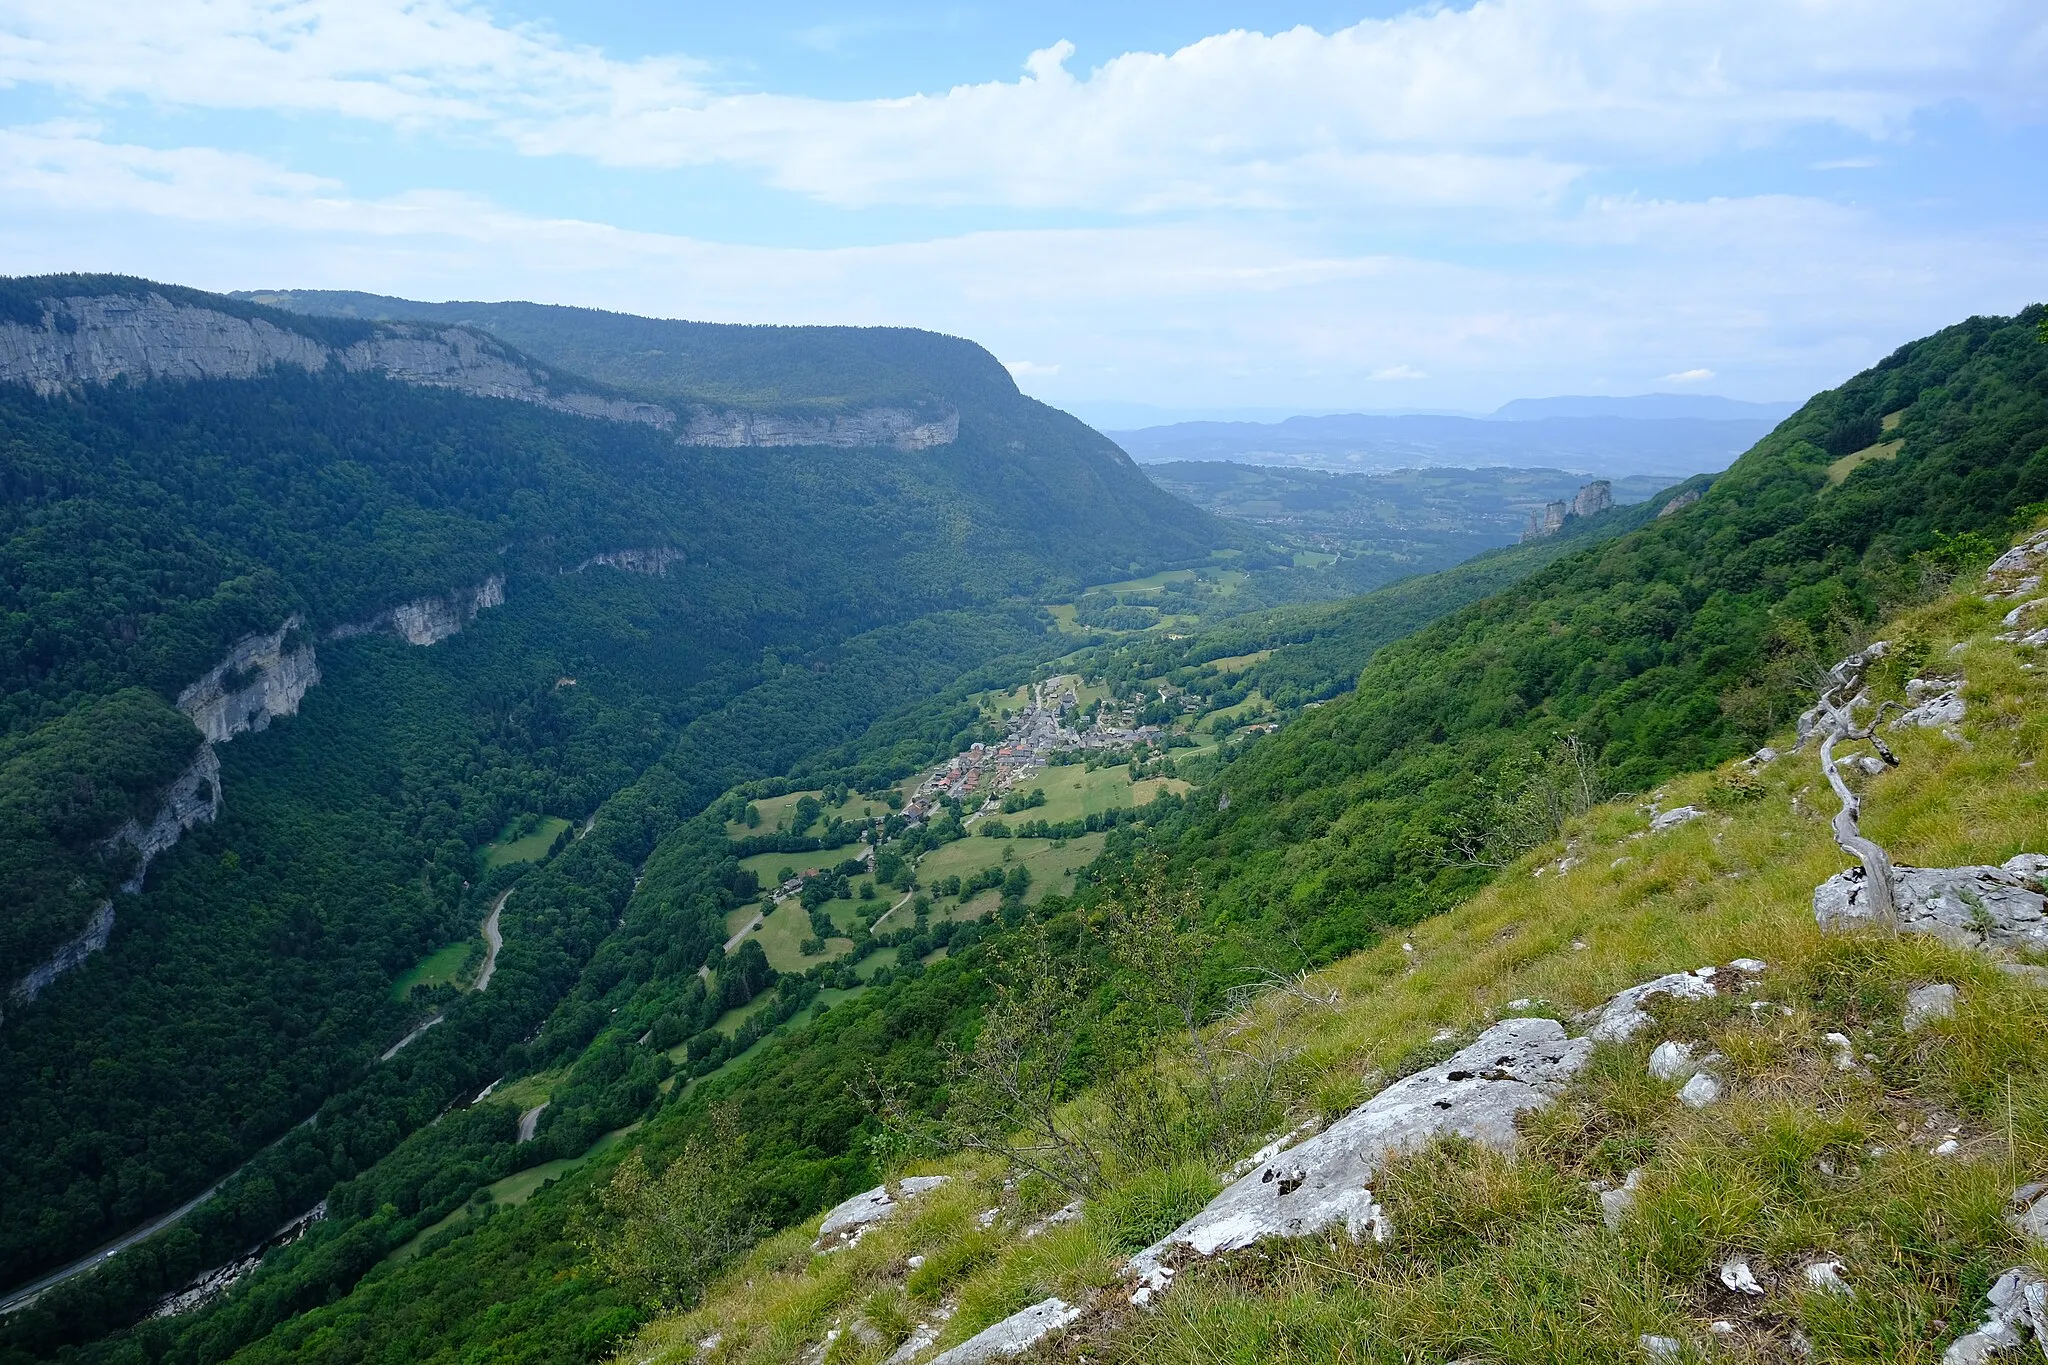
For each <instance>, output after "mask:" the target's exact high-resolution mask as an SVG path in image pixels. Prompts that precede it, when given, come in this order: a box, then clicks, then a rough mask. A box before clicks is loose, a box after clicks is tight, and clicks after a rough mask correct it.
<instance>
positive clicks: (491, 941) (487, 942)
mask: <svg viewBox="0 0 2048 1365" xmlns="http://www.w3.org/2000/svg"><path fill="white" fill-rule="evenodd" d="M514 889H515V890H516V889H517V888H514ZM511 898H512V892H511V891H506V892H505V893H504V894H502V895H500V896H499V897H498V899H497V900H495V901H493V902H492V903H491V913H490V915H489V916H488V917H487V918H486V919H485V920H484V965H483V966H482V967H481V968H480V969H478V971H477V974H476V985H475V987H474V988H473V989H475V990H479V991H482V990H485V989H488V988H489V986H490V984H491V975H492V974H493V973H494V972H496V971H497V970H498V950H499V949H500V948H502V947H504V946H505V939H504V936H503V934H501V933H500V932H499V930H498V912H499V911H501V910H503V909H504V908H505V902H506V901H508V900H510V899H511ZM442 1018H443V1016H442V1015H438V1014H437V1015H435V1016H434V1017H433V1018H431V1019H429V1020H427V1021H426V1022H425V1023H423V1024H421V1025H420V1026H419V1027H418V1028H415V1029H414V1030H412V1032H410V1033H408V1034H406V1035H405V1036H404V1037H403V1038H400V1039H399V1040H398V1041H397V1042H396V1043H393V1044H392V1045H391V1048H390V1050H389V1051H387V1052H385V1053H384V1054H383V1055H382V1056H381V1057H379V1058H378V1059H377V1060H378V1061H381V1062H388V1061H390V1060H391V1059H392V1058H393V1057H395V1056H397V1055H398V1051H399V1049H400V1048H403V1047H404V1046H405V1045H406V1044H407V1043H410V1042H411V1041H413V1040H414V1039H415V1038H417V1037H419V1036H420V1035H421V1034H422V1033H425V1032H426V1031H427V1030H428V1029H430V1028H432V1027H433V1026H434V1025H436V1024H438V1023H440V1022H441V1020H442ZM477 1098H478V1099H482V1098H483V1096H481V1095H479V1096H478V1097H477ZM534 1117H535V1118H538V1117H539V1115H538V1114H537V1113H536V1114H535V1115H534ZM312 1121H313V1120H311V1119H307V1120H305V1122H306V1123H311V1122H312ZM300 1126H301V1127H303V1126H304V1124H301V1125H300ZM287 1136H289V1134H288V1135H287ZM282 1141H284V1138H279V1139H278V1140H277V1142H282ZM276 1145H277V1143H276V1142H273V1143H271V1144H270V1146H269V1147H265V1148H264V1149H263V1151H266V1152H267V1151H269V1150H270V1147H275V1146H276ZM256 1155H257V1156H261V1155H262V1152H258V1153H257V1154H256ZM255 1159H256V1157H254V1156H252V1157H250V1158H249V1161H247V1162H243V1163H242V1165H240V1166H237V1167H235V1169H234V1170H232V1171H229V1172H228V1173H227V1174H226V1175H224V1176H222V1177H221V1178H220V1179H218V1180H216V1181H214V1182H213V1183H212V1184H211V1185H208V1186H207V1187H206V1188H205V1189H203V1190H201V1191H200V1192H199V1193H197V1194H195V1195H193V1196H192V1197H191V1198H190V1199H188V1200H186V1201H185V1202H184V1203H182V1204H180V1205H178V1207H176V1208H174V1209H172V1210H171V1211H170V1212H169V1213H166V1214H162V1215H160V1216H159V1217H157V1218H154V1219H152V1220H150V1221H149V1222H147V1223H144V1224H143V1225H142V1226H141V1227H139V1228H136V1229H134V1230H133V1231H131V1232H125V1233H123V1234H122V1235H121V1236H119V1237H116V1238H115V1239H114V1240H113V1241H111V1242H108V1243H107V1244H106V1245H104V1246H101V1247H97V1248H95V1249H94V1250H92V1251H89V1252H87V1253H86V1254H85V1255H83V1256H81V1257H79V1258H78V1259H77V1260H75V1261H73V1262H71V1264H69V1265H66V1266H61V1267H59V1268H58V1269H56V1270H53V1271H51V1272H50V1273H49V1274H47V1275H45V1276H43V1277H42V1278H41V1279H39V1280H31V1281H29V1283H27V1284H25V1285H21V1286H19V1287H17V1288H14V1289H10V1290H8V1291H7V1292H6V1293H5V1294H0V1314H6V1313H11V1312H13V1311H14V1310H15V1309H17V1308H24V1307H27V1306H28V1304H29V1303H30V1302H31V1301H32V1300H34V1299H35V1297H36V1296H37V1295H38V1294H40V1293H42V1292H43V1291H44V1290H46V1289H50V1288H53V1287H55V1286H57V1285H60V1284H62V1283H64V1281H66V1280H68V1279H70V1278H72V1277H73V1276H75V1275H83V1274H84V1273H85V1272H86V1271H88V1270H91V1269H92V1268H93V1267H94V1266H96V1265H99V1264H100V1263H102V1262H104V1261H108V1260H111V1259H113V1258H114V1257H115V1256H117V1255H119V1254H120V1253H121V1252H123V1251H126V1250H127V1249H128V1248H129V1247H132V1246H134V1245H135V1244H136V1243H137V1242H143V1241H147V1240H148V1239H149V1238H151V1237H154V1236H156V1234H158V1233H159V1232H162V1231H163V1230H164V1229H165V1228H167V1227H169V1226H171V1225H172V1224H173V1223H175V1222H177V1221H178V1220H179V1219H180V1218H183V1217H184V1216H185V1215H186V1214H188V1213H190V1212H192V1210H194V1209H196V1208H198V1207H199V1206H200V1205H201V1204H204V1203H205V1202H206V1201H207V1200H209V1199H211V1198H213V1196H214V1194H215V1193H216V1192H217V1191H218V1190H219V1189H220V1187H221V1186H223V1185H225V1184H227V1183H228V1181H230V1180H233V1179H234V1178H235V1177H236V1176H238V1175H240V1174H241V1173H242V1171H243V1170H244V1169H246V1168H247V1166H248V1165H249V1162H253V1161H254V1160H255Z"/></svg>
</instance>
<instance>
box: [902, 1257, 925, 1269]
mask: <svg viewBox="0 0 2048 1365" xmlns="http://www.w3.org/2000/svg"><path fill="white" fill-rule="evenodd" d="M903 1264H905V1265H907V1266H909V1267H910V1268H911V1269H912V1270H915V1269H917V1268H918V1267H919V1266H921V1265H923V1264H924V1257H922V1256H912V1257H911V1258H910V1259H909V1260H907V1261H905V1262H904V1263H903Z"/></svg>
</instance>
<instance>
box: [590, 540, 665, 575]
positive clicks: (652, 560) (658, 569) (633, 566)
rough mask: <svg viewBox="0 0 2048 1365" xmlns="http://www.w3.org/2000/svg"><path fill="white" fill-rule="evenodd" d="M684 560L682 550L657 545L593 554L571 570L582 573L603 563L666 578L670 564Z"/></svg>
mask: <svg viewBox="0 0 2048 1365" xmlns="http://www.w3.org/2000/svg"><path fill="white" fill-rule="evenodd" d="M682 562H683V552H682V551H681V550H672V549H670V548H669V547H667V546H666V545H657V546H654V547H653V548H651V549H646V550H607V551H605V552H604V553H603V554H596V555H592V556H591V557H590V558H588V559H586V560H584V561H583V562H582V563H581V564H578V565H577V566H576V567H575V568H573V569H571V570H569V572H570V573H582V572H583V571H584V570H585V569H588V568H590V567H592V566H593V565H599V564H602V565H604V566H606V567H608V568H613V569H623V570H625V571H626V572H627V573H643V574H647V575H649V576H651V577H654V578H665V577H667V576H668V566H669V565H671V564H680V563H682Z"/></svg>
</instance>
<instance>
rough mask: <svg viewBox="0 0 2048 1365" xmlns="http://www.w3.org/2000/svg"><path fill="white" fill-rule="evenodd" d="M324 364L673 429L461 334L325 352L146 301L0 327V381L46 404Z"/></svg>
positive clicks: (448, 330)
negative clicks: (91, 390)
mask: <svg viewBox="0 0 2048 1365" xmlns="http://www.w3.org/2000/svg"><path fill="white" fill-rule="evenodd" d="M330 365H331V366H334V367H336V368H339V369H341V370H344V371H346V372H348V373H351V374H382V375H387V376H389V377H390V378H392V379H395V380H398V381H399V382H400V383H404V384H418V385H422V386H425V387H429V388H441V389H454V390H456V391H458V392H461V393H467V394H473V395H475V396H477V397H479V398H507V399H512V400H514V401H516V402H521V403H535V404H538V405H540V406H542V407H547V408H553V409H555V410H556V411H558V412H569V413H574V414H576V415H577V416H579V417H595V418H603V419H606V420H609V421H616V422H644V423H646V424H648V425H650V426H655V427H660V428H662V429H664V430H666V429H668V428H670V427H672V426H674V425H675V420H676V418H675V414H674V413H672V412H670V411H669V410H668V409H667V408H664V407H662V406H660V405H659V404H655V403H638V402H632V401H629V400H626V399H620V398H608V397H605V396H603V395H600V394H595V393H586V392H582V391H578V390H575V389H573V388H567V387H564V386H562V385H560V384H558V383H557V382H556V380H555V377H554V376H553V375H551V374H550V373H549V372H548V371H546V370H544V369H542V368H540V367H538V366H535V365H532V364H529V363H528V362H527V361H525V360H524V359H522V358H521V357H520V356H518V355H517V354H516V353H515V352H513V351H511V350H510V349H508V348H507V347H506V346H504V345H503V344H502V343H500V342H498V341H495V340H493V339H492V338H490V337H487V336H484V335H482V334H480V333H477V332H472V331H469V330H467V329H465V328H461V327H425V326H420V325H417V324H411V323H385V324H379V325H378V326H377V327H376V328H375V329H374V330H373V331H372V333H371V334H370V335H369V336H367V337H365V338H363V339H362V340H359V341H356V342H354V343H352V344H350V345H348V346H330V345H327V344H326V343H324V342H321V341H319V340H316V339H315V338H313V337H311V336H307V335H305V334H304V333H302V332H297V331H294V330H291V329H290V328H288V327H282V326H279V325H278V324H276V323H274V322H270V321H268V320H267V319H264V318H261V317H255V318H250V317H239V316H236V315H234V314H231V313H225V312H218V311H215V310H214V309H211V308H201V307H193V306H190V305H186V304H177V303H173V302H171V301H170V300H169V299H167V298H165V297H164V296H163V295H161V294H154V293H152V294H146V295H141V296H135V295H119V294H113V295H98V296H79V297H73V298H61V299H45V300H44V301H43V318H42V324H41V325H40V326H34V327H31V326H28V325H26V324H23V323H20V322H4V323H0V383H16V384H26V385H28V386H29V387H30V388H31V389H34V390H35V391H36V392H37V393H39V394H42V395H44V396H45V397H51V396H54V395H56V394H59V393H62V392H64V391H65V390H67V389H72V388H76V387H78V386H80V385H85V384H109V383H112V382H113V381H114V380H116V379H120V378H124V377H125V378H129V379H173V380H177V379H184V380H191V379H254V378H257V377H258V376H261V375H264V374H268V373H271V372H272V371H274V370H276V369H278V368H279V367H281V366H293V367H295V368H298V369H302V370H309V371H313V372H315V373H317V372H319V371H322V370H325V369H327V368H328V367H329V366H330Z"/></svg>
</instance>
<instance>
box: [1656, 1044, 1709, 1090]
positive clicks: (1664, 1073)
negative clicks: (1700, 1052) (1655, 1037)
mask: <svg viewBox="0 0 2048 1365" xmlns="http://www.w3.org/2000/svg"><path fill="white" fill-rule="evenodd" d="M1698 1070H1699V1067H1698V1066H1697V1065H1696V1064H1695V1063H1694V1062H1693V1059H1692V1044H1690V1043H1674V1042H1668V1041H1667V1042H1662V1043H1659V1044H1657V1046H1656V1047H1655V1048H1653V1049H1652V1050H1651V1052H1650V1075H1651V1076H1652V1077H1653V1078H1654V1079H1656V1080H1660V1081H1682V1080H1685V1079H1686V1078H1687V1077H1689V1076H1691V1075H1692V1074H1693V1073H1694V1072H1695V1071H1698Z"/></svg>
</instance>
